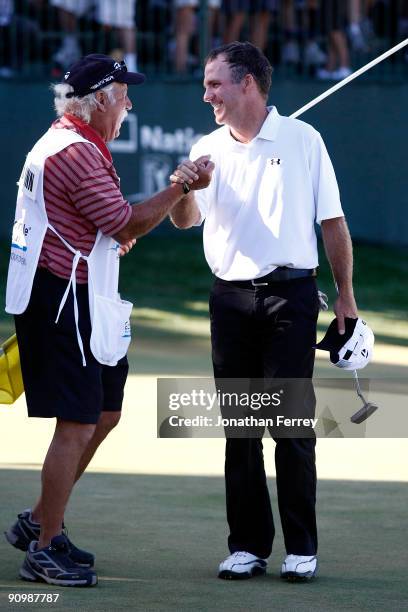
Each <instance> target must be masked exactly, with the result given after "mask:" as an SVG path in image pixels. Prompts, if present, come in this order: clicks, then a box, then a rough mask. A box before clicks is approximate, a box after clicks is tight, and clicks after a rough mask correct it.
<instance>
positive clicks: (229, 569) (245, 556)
mask: <svg viewBox="0 0 408 612" xmlns="http://www.w3.org/2000/svg"><path fill="white" fill-rule="evenodd" d="M266 566H267V562H266V561H265V559H260V558H259V557H255V555H252V554H251V553H249V552H245V551H239V552H235V553H233V554H232V555H230V556H229V557H227V558H226V559H225V561H223V562H222V563H220V567H219V568H218V578H225V579H226V580H244V579H246V578H252V577H253V576H260V575H261V574H265V572H266Z"/></svg>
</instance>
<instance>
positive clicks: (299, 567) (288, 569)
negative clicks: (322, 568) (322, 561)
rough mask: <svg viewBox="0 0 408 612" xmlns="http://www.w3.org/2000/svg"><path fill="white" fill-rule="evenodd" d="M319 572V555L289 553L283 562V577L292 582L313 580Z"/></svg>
mask: <svg viewBox="0 0 408 612" xmlns="http://www.w3.org/2000/svg"><path fill="white" fill-rule="evenodd" d="M316 573H317V557H316V556H312V557H305V556H302V555H288V556H287V557H286V559H285V560H284V562H283V563H282V569H281V578H284V579H286V580H289V581H290V582H296V581H304V580H311V579H312V578H314V577H315V576H316Z"/></svg>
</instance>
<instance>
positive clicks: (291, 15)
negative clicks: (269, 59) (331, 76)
mask: <svg viewBox="0 0 408 612" xmlns="http://www.w3.org/2000/svg"><path fill="white" fill-rule="evenodd" d="M282 9H283V10H282V18H283V28H284V35H285V44H284V46H283V50H282V60H283V62H284V63H285V64H299V62H300V61H301V58H302V48H303V44H304V40H305V39H307V40H306V45H305V46H304V49H303V61H304V63H305V65H306V66H319V65H322V64H324V63H325V61H326V54H325V53H323V51H322V50H321V48H320V47H319V45H318V43H317V40H316V38H317V17H318V11H319V2H318V0H283V7H282Z"/></svg>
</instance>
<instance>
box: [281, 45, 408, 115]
mask: <svg viewBox="0 0 408 612" xmlns="http://www.w3.org/2000/svg"><path fill="white" fill-rule="evenodd" d="M406 45H408V38H406V39H405V40H403V41H402V42H400V43H399V44H398V45H395V47H392V48H391V49H389V50H388V51H386V52H385V53H383V54H382V55H379V56H378V57H376V58H375V59H373V60H372V61H371V62H368V64H366V65H365V66H363V67H362V68H359V69H358V70H356V71H355V72H353V73H352V74H350V75H349V76H348V77H346V78H345V79H343V80H342V81H340V82H339V83H336V85H333V87H330V89H328V90H327V91H325V92H323V93H322V94H320V96H317V98H314V99H313V100H311V101H310V102H308V103H307V104H305V106H302V108H299V110H297V111H295V112H294V113H292V114H291V115H289V116H290V117H292V119H295V118H296V117H299V115H302V114H303V113H305V112H306V111H308V110H309V109H310V108H312V107H313V106H316V104H319V102H321V101H322V100H324V99H325V98H328V97H329V96H331V95H332V93H334V92H335V91H338V90H339V89H341V88H342V87H344V86H345V85H347V84H348V83H350V82H351V81H353V80H354V79H356V78H357V77H359V76H360V75H362V74H364V72H367V70H370V68H373V67H374V66H376V65H377V64H379V63H380V62H382V61H383V60H385V59H387V57H390V55H392V54H393V53H396V52H397V51H399V50H400V49H403V48H404V47H405V46H406Z"/></svg>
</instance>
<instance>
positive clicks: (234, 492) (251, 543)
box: [210, 278, 319, 558]
mask: <svg viewBox="0 0 408 612" xmlns="http://www.w3.org/2000/svg"><path fill="white" fill-rule="evenodd" d="M318 311H319V301H318V295H317V287H316V283H315V279H314V278H301V279H296V280H291V281H283V282H275V283H271V284H269V285H268V286H267V287H263V286H260V287H254V288H250V289H244V288H241V287H239V286H237V285H235V284H234V283H233V282H227V281H223V280H220V279H216V281H215V283H214V286H213V289H212V292H211V296H210V317H211V341H212V359H213V368H214V376H215V378H216V379H223V378H311V377H312V375H313V366H314V349H313V346H314V344H315V343H316V323H317V316H318ZM275 442H276V450H275V464H276V481H277V491H278V504H279V512H280V517H281V523H282V529H283V534H284V539H285V546H286V551H287V553H288V554H298V555H313V554H315V553H316V551H317V530H316V515H315V504H316V468H315V439H314V438H296V439H294V438H277V439H275ZM225 481H226V502H227V519H228V524H229V528H230V535H229V538H228V545H229V549H230V551H231V552H235V551H238V550H245V551H247V552H250V553H252V554H254V555H257V556H259V557H261V558H266V557H268V556H269V555H270V553H271V550H272V542H273V538H274V534H275V528H274V523H273V516H272V511H271V505H270V499H269V493H268V488H267V482H266V476H265V469H264V461H263V447H262V439H261V438H252V439H249V438H244V439H242V438H227V442H226V458H225Z"/></svg>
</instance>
